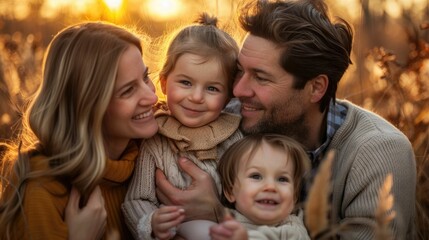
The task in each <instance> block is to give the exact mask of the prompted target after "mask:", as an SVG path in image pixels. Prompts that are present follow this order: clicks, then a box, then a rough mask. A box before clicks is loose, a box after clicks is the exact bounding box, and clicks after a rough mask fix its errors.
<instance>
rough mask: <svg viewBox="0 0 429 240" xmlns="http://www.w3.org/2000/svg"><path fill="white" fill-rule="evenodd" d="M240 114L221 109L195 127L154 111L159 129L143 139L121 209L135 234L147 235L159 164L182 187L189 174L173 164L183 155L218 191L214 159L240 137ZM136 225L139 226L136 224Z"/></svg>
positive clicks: (135, 235) (145, 236) (219, 188)
mask: <svg viewBox="0 0 429 240" xmlns="http://www.w3.org/2000/svg"><path fill="white" fill-rule="evenodd" d="M240 119H241V118H240V117H239V116H237V115H233V114H229V113H222V114H221V115H220V116H219V118H218V119H217V120H215V121H213V122H211V123H209V124H207V125H205V126H202V127H199V128H188V127H186V126H184V125H182V124H180V123H179V122H178V121H177V119H175V118H173V117H171V116H169V115H168V114H157V121H158V125H159V127H160V130H159V133H158V134H157V135H155V136H154V137H152V138H150V139H147V140H144V142H143V143H142V145H141V149H140V154H139V156H138V160H137V163H136V169H135V173H134V176H133V178H132V181H131V184H130V188H129V191H128V193H127V196H126V199H125V202H124V204H123V206H122V210H123V212H124V215H125V219H126V222H127V224H128V227H129V228H130V230H131V232H132V233H133V235H134V237H135V238H139V239H151V238H152V237H151V232H152V228H151V219H152V214H153V212H154V210H155V209H157V208H158V207H159V202H158V200H157V198H156V192H155V170H156V169H157V168H159V169H160V170H162V171H163V172H164V174H165V175H166V177H167V179H168V180H169V181H170V182H171V183H172V184H173V185H174V186H176V187H177V188H180V189H186V188H187V187H188V186H189V185H190V184H191V178H190V177H189V176H188V175H187V174H186V173H184V172H182V171H181V170H180V168H179V166H178V164H177V159H178V158H179V157H181V156H183V157H187V158H188V159H189V160H190V161H192V162H194V163H195V164H196V165H197V166H198V167H200V168H201V169H202V170H204V171H206V172H207V173H209V174H210V175H211V176H212V178H213V179H214V182H215V183H216V186H217V190H218V192H219V194H220V193H221V184H220V179H219V176H218V174H217V172H216V168H217V162H218V160H219V158H220V157H221V156H222V154H223V153H224V152H225V150H226V149H227V148H228V147H229V146H231V145H232V144H233V143H234V142H236V141H237V140H239V139H240V138H242V134H241V132H240V131H239V130H238V126H239V123H240ZM137 226H139V227H137Z"/></svg>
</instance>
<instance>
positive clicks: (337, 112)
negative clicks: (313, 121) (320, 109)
mask: <svg viewBox="0 0 429 240" xmlns="http://www.w3.org/2000/svg"><path fill="white" fill-rule="evenodd" d="M327 115H328V116H327V119H326V124H327V127H326V140H325V142H324V143H323V144H322V145H320V147H318V148H317V149H316V150H314V151H307V154H308V156H309V157H310V160H311V172H310V175H309V176H308V177H309V181H308V182H305V183H304V186H303V189H302V191H301V201H304V200H305V198H306V197H307V194H308V191H309V190H310V186H311V183H312V182H313V179H314V176H315V175H316V173H317V169H318V168H319V164H320V162H321V160H322V158H323V156H324V155H325V152H326V149H327V148H328V146H329V143H331V140H332V138H333V137H334V135H335V132H336V131H337V130H338V129H339V128H340V127H341V125H342V124H343V123H344V121H345V119H346V115H347V107H346V106H344V105H342V104H339V103H336V104H334V103H333V101H331V102H330V104H329V110H328V114H327Z"/></svg>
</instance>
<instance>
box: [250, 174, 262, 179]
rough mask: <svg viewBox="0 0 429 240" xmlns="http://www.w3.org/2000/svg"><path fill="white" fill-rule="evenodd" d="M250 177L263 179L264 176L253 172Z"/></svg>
mask: <svg viewBox="0 0 429 240" xmlns="http://www.w3.org/2000/svg"><path fill="white" fill-rule="evenodd" d="M249 178H251V179H255V180H261V179H262V176H261V175H260V174H259V173H253V174H250V176H249Z"/></svg>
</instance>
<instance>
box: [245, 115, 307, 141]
mask: <svg viewBox="0 0 429 240" xmlns="http://www.w3.org/2000/svg"><path fill="white" fill-rule="evenodd" d="M279 116H281V115H280V114H279V113H278V112H277V113H272V114H271V117H269V118H267V117H265V118H263V119H261V120H260V121H259V122H258V123H256V124H255V125H254V126H252V127H249V128H246V129H244V128H243V127H240V129H241V131H242V132H243V134H244V135H250V134H256V133H272V134H273V133H274V134H281V135H285V136H288V137H291V138H294V139H295V140H297V141H298V142H301V143H302V142H304V141H305V139H307V138H308V131H309V129H308V127H307V125H306V123H305V116H304V115H303V114H302V115H300V116H298V117H297V118H296V119H287V120H285V119H284V118H283V120H279ZM280 119H281V118H280Z"/></svg>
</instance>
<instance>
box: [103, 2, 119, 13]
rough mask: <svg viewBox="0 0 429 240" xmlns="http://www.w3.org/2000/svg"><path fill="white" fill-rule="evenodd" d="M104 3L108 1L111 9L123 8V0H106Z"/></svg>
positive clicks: (107, 3)
mask: <svg viewBox="0 0 429 240" xmlns="http://www.w3.org/2000/svg"><path fill="white" fill-rule="evenodd" d="M104 3H106V5H107V6H108V7H109V9H110V10H112V11H116V10H119V8H121V5H122V0H104Z"/></svg>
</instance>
